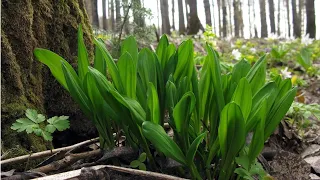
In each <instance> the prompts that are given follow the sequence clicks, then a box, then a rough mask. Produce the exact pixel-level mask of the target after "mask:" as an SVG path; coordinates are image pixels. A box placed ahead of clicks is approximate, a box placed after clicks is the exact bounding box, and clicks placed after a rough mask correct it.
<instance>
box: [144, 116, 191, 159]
mask: <svg viewBox="0 0 320 180" xmlns="http://www.w3.org/2000/svg"><path fill="white" fill-rule="evenodd" d="M142 132H143V135H144V136H145V137H146V138H147V139H148V140H149V141H151V143H152V144H153V145H154V146H155V147H156V148H157V149H158V150H159V152H162V153H163V154H164V155H165V156H167V157H169V158H172V159H174V160H176V161H177V162H179V163H181V164H183V165H187V162H186V160H185V159H186V158H185V156H184V155H183V153H182V151H181V149H180V148H179V146H178V145H177V144H176V143H175V142H174V141H173V140H172V139H171V138H170V137H169V136H168V135H167V133H166V132H165V131H164V129H163V128H162V126H160V125H158V124H155V123H153V122H150V121H145V122H143V124H142Z"/></svg>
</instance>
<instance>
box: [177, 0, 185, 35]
mask: <svg viewBox="0 0 320 180" xmlns="http://www.w3.org/2000/svg"><path fill="white" fill-rule="evenodd" d="M178 9H179V33H180V34H184V33H185V32H186V27H185V25H184V14H183V4H182V0H178Z"/></svg>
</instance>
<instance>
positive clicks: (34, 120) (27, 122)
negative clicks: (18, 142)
mask: <svg viewBox="0 0 320 180" xmlns="http://www.w3.org/2000/svg"><path fill="white" fill-rule="evenodd" d="M25 115H26V116H27V118H20V119H17V120H16V122H15V123H13V124H12V126H11V129H13V130H16V131H18V132H22V131H26V132H27V133H28V134H30V133H35V134H36V135H37V136H42V137H43V139H44V140H46V141H52V133H53V132H54V131H56V130H58V131H64V130H66V129H68V128H69V127H70V123H69V120H68V118H69V117H68V116H54V117H52V118H49V119H47V123H46V125H45V124H44V122H45V120H46V117H45V116H44V115H43V114H38V112H37V110H35V109H27V110H26V113H25ZM42 125H43V126H42ZM43 127H44V128H43Z"/></svg>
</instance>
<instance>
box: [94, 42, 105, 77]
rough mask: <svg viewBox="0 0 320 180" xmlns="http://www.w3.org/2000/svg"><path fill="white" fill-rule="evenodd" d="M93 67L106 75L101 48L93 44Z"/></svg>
mask: <svg viewBox="0 0 320 180" xmlns="http://www.w3.org/2000/svg"><path fill="white" fill-rule="evenodd" d="M93 67H94V68H95V69H97V70H98V71H100V72H101V73H102V74H103V75H105V76H106V75H107V74H106V73H107V64H106V60H105V59H104V57H103V55H102V52H101V50H100V49H99V48H98V47H97V45H95V53H94V65H93Z"/></svg>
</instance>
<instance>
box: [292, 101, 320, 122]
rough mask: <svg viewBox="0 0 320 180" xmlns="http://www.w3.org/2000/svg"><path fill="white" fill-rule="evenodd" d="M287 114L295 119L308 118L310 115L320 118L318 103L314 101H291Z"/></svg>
mask: <svg viewBox="0 0 320 180" xmlns="http://www.w3.org/2000/svg"><path fill="white" fill-rule="evenodd" d="M288 116H289V117H291V118H292V119H293V120H295V121H303V120H308V119H310V118H312V117H314V118H315V119H317V120H320V105H319V104H316V103H313V104H304V103H300V102H293V103H292V106H291V107H290V109H289V111H288Z"/></svg>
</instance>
